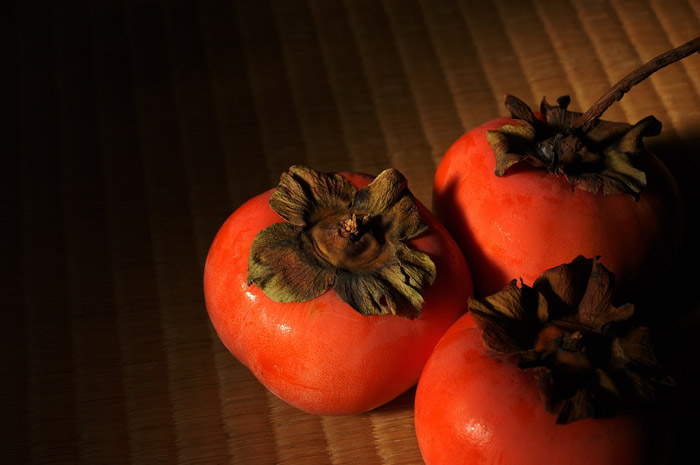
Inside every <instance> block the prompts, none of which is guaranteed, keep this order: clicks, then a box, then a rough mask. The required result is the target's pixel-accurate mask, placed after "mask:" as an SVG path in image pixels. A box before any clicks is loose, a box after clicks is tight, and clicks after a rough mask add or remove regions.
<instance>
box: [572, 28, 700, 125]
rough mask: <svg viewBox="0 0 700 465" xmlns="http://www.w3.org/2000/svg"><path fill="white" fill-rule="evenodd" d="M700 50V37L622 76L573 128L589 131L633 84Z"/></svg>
mask: <svg viewBox="0 0 700 465" xmlns="http://www.w3.org/2000/svg"><path fill="white" fill-rule="evenodd" d="M699 51H700V37H696V38H695V39H693V40H691V41H690V42H687V43H685V44H683V45H681V46H680V47H676V48H674V49H672V50H669V51H668V52H666V53H662V54H661V55H659V56H657V57H656V58H654V59H652V60H651V61H649V62H647V63H646V64H644V65H642V66H640V67H638V68H636V69H635V70H634V71H632V72H631V73H630V74H628V75H627V76H625V77H624V78H622V80H620V81H619V82H618V83H617V84H615V85H614V86H613V87H611V88H610V90H608V91H607V92H606V93H605V94H603V95H602V96H601V97H600V98H599V99H598V100H597V101H596V102H595V103H594V104H593V105H592V106H591V107H590V108H589V109H588V111H586V112H585V113H584V114H583V115H581V116H580V117H579V118H578V119H577V120H576V121H574V123H573V124H572V125H571V129H573V130H574V131H576V132H579V133H585V132H586V131H588V130H589V129H590V128H591V126H592V125H593V123H594V122H595V120H597V119H598V118H600V116H601V115H602V114H603V113H604V112H605V110H607V109H608V108H609V107H610V105H612V104H613V103H615V102H616V101H618V100H620V99H621V98H622V96H623V95H624V94H625V93H627V92H628V91H629V90H630V89H631V88H632V87H633V86H635V85H637V84H639V83H640V82H642V81H643V80H644V79H646V78H647V77H649V76H651V75H652V74H653V73H655V72H656V71H658V70H660V69H661V68H663V67H665V66H667V65H670V64H671V63H675V62H676V61H679V60H681V59H683V58H685V57H687V56H689V55H692V54H693V53H697V52H699Z"/></svg>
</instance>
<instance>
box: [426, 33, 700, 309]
mask: <svg viewBox="0 0 700 465" xmlns="http://www.w3.org/2000/svg"><path fill="white" fill-rule="evenodd" d="M698 49H700V38H698V39H695V40H693V41H691V42H688V43H687V44H685V45H683V46H681V47H678V48H676V49H673V50H671V51H670V52H667V53H665V54H663V55H660V56H659V57H656V58H655V59H653V60H651V61H650V62H649V63H647V64H645V65H643V66H641V67H639V68H637V69H636V70H634V71H633V72H632V73H631V74H630V75H628V76H627V77H626V78H624V79H623V80H621V81H620V82H619V83H617V84H616V85H615V86H613V87H612V88H611V90H610V91H609V92H607V93H606V94H604V95H603V96H602V97H601V98H600V99H599V100H598V102H596V103H595V104H594V105H593V106H592V107H591V109H590V110H588V111H587V112H585V113H583V114H581V113H577V112H573V111H570V110H568V105H569V98H568V97H562V98H559V99H558V101H557V105H550V104H549V103H548V102H547V101H546V100H543V101H542V104H541V106H540V110H539V112H538V113H535V112H533V111H532V110H531V109H530V108H529V107H528V106H527V105H526V104H525V103H524V102H522V101H521V100H519V99H517V98H516V97H513V96H510V95H507V96H506V98H505V105H506V108H507V109H508V110H509V112H510V113H511V116H510V117H507V118H498V119H495V120H493V121H489V122H487V123H485V124H483V125H481V126H479V127H476V128H474V129H472V130H470V131H468V132H467V133H466V134H464V135H463V136H462V137H461V138H459V139H458V140H457V141H456V142H455V143H454V144H453V145H452V146H451V147H450V149H449V150H448V151H447V153H446V154H445V156H444V158H443V159H442V161H441V162H440V165H439V166H438V169H437V172H436V174H435V179H434V196H433V207H434V208H433V210H434V211H435V213H436V216H437V217H438V218H439V219H440V220H441V221H442V223H443V224H444V225H445V226H446V227H447V229H448V230H449V231H450V232H451V233H452V236H453V237H454V238H455V240H456V241H457V242H458V243H459V244H460V246H461V247H462V250H463V252H464V254H465V256H466V258H467V262H468V263H469V266H470V269H471V271H472V277H473V280H474V287H475V292H476V293H477V295H489V294H492V293H494V292H496V291H498V290H499V289H501V288H502V287H503V286H504V285H505V284H506V283H507V282H508V281H509V280H510V279H511V277H512V276H521V277H522V279H523V280H524V281H525V282H526V283H532V281H533V280H534V279H535V278H536V277H537V276H538V275H539V274H540V273H541V272H542V271H544V270H546V269H549V268H551V267H554V266H557V265H558V264H560V263H567V262H569V261H571V260H573V259H574V258H575V257H576V256H578V255H581V254H582V255H585V256H600V257H601V258H602V260H604V261H605V263H606V266H608V268H609V269H611V270H612V271H613V272H614V273H615V274H616V276H617V278H618V291H617V292H619V294H620V295H621V296H626V297H628V298H633V299H636V298H641V297H642V294H641V291H649V290H651V289H653V286H651V283H653V282H654V281H655V280H656V279H657V278H659V277H660V276H664V274H665V273H666V272H667V271H668V269H669V267H670V266H671V264H672V263H673V260H674V257H675V255H676V253H677V249H678V246H679V245H678V244H679V242H680V241H681V238H682V206H681V197H680V192H679V188H678V186H677V183H676V181H675V179H674V178H673V176H672V175H671V173H670V172H669V170H668V169H667V168H666V166H665V165H664V164H663V163H662V161H661V160H660V159H659V158H657V157H656V155H654V154H653V153H652V152H650V151H649V150H648V149H646V148H645V147H644V144H643V141H642V139H643V138H644V137H646V136H653V135H656V134H658V133H659V131H660V130H661V123H660V122H659V121H658V120H656V119H655V118H654V117H653V116H649V117H647V118H644V119H642V120H641V121H640V122H638V123H637V124H635V125H630V124H626V123H614V122H608V121H604V120H601V119H600V116H601V115H602V113H603V112H604V111H605V110H606V109H607V108H608V107H609V106H610V105H611V104H612V103H613V102H615V101H616V100H619V99H620V98H621V97H622V95H623V94H624V93H626V92H627V91H628V90H630V89H631V88H632V86H633V85H635V84H636V83H638V82H640V81H641V80H643V79H644V78H646V77H647V76H649V75H650V74H651V73H653V72H654V71H656V70H657V69H659V68H661V67H662V66H666V65H668V64H670V63H672V62H674V61H676V60H679V59H681V58H683V57H685V56H688V55H690V54H692V53H695V52H697V51H698Z"/></svg>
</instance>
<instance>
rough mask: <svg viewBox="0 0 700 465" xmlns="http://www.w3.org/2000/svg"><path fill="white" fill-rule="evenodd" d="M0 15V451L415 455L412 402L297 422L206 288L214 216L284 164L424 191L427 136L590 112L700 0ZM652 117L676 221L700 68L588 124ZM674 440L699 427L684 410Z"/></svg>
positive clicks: (98, 459) (105, 455)
mask: <svg viewBox="0 0 700 465" xmlns="http://www.w3.org/2000/svg"><path fill="white" fill-rule="evenodd" d="M0 9H2V11H0V18H2V22H3V25H2V27H1V28H0V30H1V31H2V35H3V48H4V50H5V53H4V54H3V68H4V72H3V73H0V78H1V79H2V81H3V82H2V89H3V90H4V92H3V95H4V98H3V106H2V116H1V118H3V120H2V123H3V124H1V125H0V127H1V128H2V129H1V130H2V131H3V133H2V137H0V144H2V148H1V149H0V153H2V154H3V155H2V160H3V163H2V165H3V166H2V169H0V176H1V177H2V184H1V186H2V192H1V197H0V198H1V199H2V200H0V201H1V202H2V214H1V216H0V218H1V220H0V221H2V224H1V226H0V229H1V232H0V234H2V240H1V241H0V247H2V260H0V266H2V280H1V286H2V289H1V293H0V295H1V296H2V299H3V302H2V324H0V344H1V346H2V352H1V354H2V355H1V356H2V378H3V380H2V395H0V405H1V406H2V410H1V411H0V428H1V431H0V433H1V434H0V438H2V439H1V441H2V443H1V447H0V463H3V464H24V463H27V464H41V465H49V464H59V463H61V464H89V465H92V464H127V463H136V464H156V463H165V464H170V463H172V464H229V463H233V464H313V465H323V464H360V465H372V464H421V463H422V460H421V457H420V451H419V449H418V445H417V442H416V439H415V431H414V426H413V412H412V407H413V391H409V392H408V393H406V394H404V395H403V396H401V397H399V398H398V399H396V400H395V401H393V402H391V403H390V404H388V405H386V406H384V407H381V408H379V409H377V410H375V411H372V412H368V413H366V414H362V415H357V416H351V417H319V416H313V415H309V414H306V413H303V412H300V411H298V410H296V409H295V408H293V407H290V406H288V405H287V404H285V403H284V402H282V401H281V400H279V399H277V398H276V397H274V396H273V395H271V394H270V393H268V392H266V390H265V389H264V388H263V387H262V386H261V385H260V384H259V383H258V382H257V381H256V380H255V378H254V377H253V376H252V375H251V374H250V373H249V372H248V370H247V369H246V368H245V367H243V366H242V365H241V364H240V363H239V362H238V361H237V360H236V359H235V358H233V356H231V355H230V354H229V353H228V352H227V350H226V349H225V348H224V347H223V345H222V344H221V343H220V342H219V340H218V338H217V336H216V334H215V333H214V331H213V329H212V327H211V325H210V323H209V319H208V316H207V313H206V309H205V306H204V300H203V291H202V273H203V264H204V260H205V258H206V254H207V250H208V247H209V244H210V242H211V240H212V238H213V237H214V234H215V233H216V231H217V229H218V227H219V226H220V225H221V224H222V222H223V221H224V220H225V218H226V217H227V216H228V215H229V214H230V213H231V212H232V211H234V210H235V209H236V208H237V207H238V206H239V205H241V204H242V203H243V202H244V201H245V200H247V199H248V198H250V197H252V196H254V195H256V194H258V193H260V192H262V191H264V190H266V189H269V188H271V187H273V186H274V185H276V183H277V181H278V179H279V175H280V173H281V172H282V171H284V170H285V169H286V168H288V167H289V166H290V165H292V164H305V165H308V166H311V167H313V168H316V169H318V170H321V171H334V170H354V171H362V172H367V173H371V174H377V173H379V172H380V171H381V170H383V169H384V168H387V167H389V166H393V167H395V168H397V169H399V170H400V171H401V172H403V173H404V174H405V175H406V177H407V178H408V181H409V186H410V187H411V189H412V191H413V192H414V193H415V194H416V196H417V197H419V198H420V199H421V200H422V201H423V202H424V203H425V204H426V205H430V202H431V185H432V178H433V174H434V172H435V169H436V167H437V164H438V162H439V161H440V159H441V157H442V155H443V154H444V152H445V150H446V149H447V148H448V147H449V146H450V144H451V143H452V142H453V141H454V140H456V139H457V138H458V137H459V136H460V135H461V134H462V133H463V132H464V131H466V130H468V129H469V128H471V127H474V126H476V125H478V124H480V123H481V122H484V121H487V120H490V119H492V118H495V117H498V116H503V115H505V109H504V108H503V94H504V93H510V94H514V95H516V96H518V97H520V98H521V99H523V100H525V101H526V102H528V103H530V104H531V105H533V106H536V105H538V104H539V101H540V100H541V99H542V97H543V96H547V97H548V98H549V101H550V102H553V101H555V100H556V98H557V97H559V96H560V95H564V94H569V95H571V98H572V104H571V108H572V109H574V110H584V109H585V108H587V107H588V105H590V104H591V103H593V102H594V101H595V100H596V99H597V98H598V97H599V96H600V95H601V94H602V93H603V92H604V91H605V90H607V89H608V88H609V86H610V85H611V84H612V83H614V82H616V81H617V80H619V79H620V78H622V77H623V76H624V75H625V74H627V73H628V72H629V71H630V70H632V69H633V68H635V67H636V66H638V65H640V64H642V63H644V62H646V61H647V60H649V59H651V58H652V57H654V56H656V55H658V54H660V53H662V52H664V51H666V50H668V49H670V48H672V47H675V46H677V45H680V44H682V43H684V42H686V41H688V40H690V39H692V38H694V37H695V36H698V35H700V1H698V0H668V1H663V0H650V1H632V0H627V1H626V0H610V1H601V0H520V1H508V0H493V1H477V0H474V1H470V0H202V1H196V0H161V1H157V0H83V1H76V0H61V1H60V2H59V1H56V2H34V1H18V2H3V6H1V7H0ZM649 114H653V115H655V116H656V117H657V118H658V119H659V120H661V121H662V122H663V123H664V131H663V133H662V135H661V136H659V137H657V138H654V140H653V141H650V142H649V145H650V146H651V147H652V149H654V150H656V151H657V152H659V153H660V154H661V155H662V158H663V159H664V161H665V162H666V163H667V165H668V166H669V167H670V168H671V169H672V171H674V173H675V174H676V176H677V177H678V179H679V181H680V183H681V188H682V190H683V194H684V196H685V197H686V200H687V202H688V204H689V205H691V209H690V210H691V215H690V216H691V217H694V216H696V214H695V213H694V209H695V208H696V207H695V206H696V205H697V197H698V196H697V194H696V191H697V183H696V182H695V181H693V179H692V178H691V175H692V174H693V173H694V172H697V170H698V164H700V153H699V152H698V147H700V57H699V56H693V57H689V58H687V59H685V60H683V61H682V62H680V63H677V64H674V65H671V66H670V67H669V68H666V69H664V70H662V71H659V72H658V73H657V74H656V75H654V76H653V77H652V78H650V79H648V80H647V81H645V82H643V83H642V84H640V85H638V86H637V87H635V88H634V89H633V90H632V91H631V92H630V93H629V94H628V95H627V96H626V97H625V98H624V99H623V100H622V101H620V102H618V103H616V104H615V105H613V106H612V107H611V108H610V109H609V110H608V112H607V113H606V119H612V120H621V121H629V122H636V121H637V120H639V119H641V118H642V117H645V116H647V115H649ZM693 234H695V235H694V237H697V233H696V232H695V231H694V230H693V231H690V235H691V236H692V235H693ZM696 249H697V248H696V247H695V246H688V248H687V253H688V255H687V256H686V259H687V260H688V262H690V263H693V261H695V262H696V261H697V257H698V254H697V250H696ZM696 269H697V267H696ZM689 294H690V292H689ZM691 300H692V299H691ZM693 302H694V301H693ZM695 321H697V318H696V319H695ZM697 414H698V408H697V406H691V407H689V410H688V417H692V416H696V415H697ZM684 431H686V434H685V436H683V434H681V433H679V438H680V441H682V440H683V439H688V438H690V437H696V436H697V434H698V426H697V423H694V424H691V425H689V426H687V428H686V429H684ZM680 441H679V442H680Z"/></svg>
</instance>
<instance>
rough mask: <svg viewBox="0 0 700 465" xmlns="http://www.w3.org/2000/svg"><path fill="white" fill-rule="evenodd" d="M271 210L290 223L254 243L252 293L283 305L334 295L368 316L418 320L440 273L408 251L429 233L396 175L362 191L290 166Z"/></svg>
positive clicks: (250, 271) (279, 225)
mask: <svg viewBox="0 0 700 465" xmlns="http://www.w3.org/2000/svg"><path fill="white" fill-rule="evenodd" d="M270 207H271V208H272V209H273V210H274V211H275V212H276V213H277V214H279V215H280V216H281V217H282V218H283V219H284V220H286V222H281V223H275V224H273V225H272V226H270V227H268V228H266V229H264V230H262V231H261V232H260V233H258V235H257V236H256V237H255V240H254V241H253V245H252V246H251V249H250V257H249V262H248V284H249V285H251V284H254V285H256V286H258V287H259V288H260V289H262V291H263V292H264V293H265V294H266V295H267V296H268V297H270V298H271V299H272V300H275V301H278V302H303V301H306V300H309V299H312V298H314V297H318V296H320V295H321V294H323V293H324V292H326V291H327V290H328V289H330V288H331V287H332V288H333V289H334V290H335V293H336V294H337V295H338V296H339V297H340V298H341V299H342V300H343V301H344V302H346V303H348V304H349V305H350V306H351V307H352V308H353V309H355V310H356V311H358V312H359V313H361V314H363V315H383V314H395V315H400V316H403V317H407V318H415V317H418V316H420V313H421V309H422V307H423V296H422V294H421V292H422V290H423V289H424V288H426V287H427V286H429V285H430V284H432V282H433V280H434V279H435V275H436V270H435V265H434V264H433V262H432V260H431V259H430V257H428V255H426V254H425V253H423V252H420V251H418V250H415V249H412V248H410V247H408V246H407V245H406V244H405V243H404V241H405V240H408V239H411V238H413V237H416V236H418V235H420V234H421V233H423V232H424V231H425V230H426V229H427V225H426V224H425V223H424V222H423V220H422V219H421V216H420V212H419V210H418V206H417V205H416V203H415V201H414V199H413V196H412V194H411V192H410V191H409V190H408V188H407V183H406V178H405V177H404V176H403V175H402V174H401V173H399V172H398V171H397V170H395V169H388V170H385V171H383V172H382V173H380V174H379V175H378V176H377V177H376V178H375V179H374V180H373V181H372V183H370V184H369V185H367V186H366V187H364V188H362V189H359V190H358V189H357V188H355V186H353V185H352V184H351V183H350V182H349V181H348V180H346V179H345V178H343V177H342V176H339V175H336V174H325V173H321V172H318V171H315V170H313V169H310V168H306V167H303V166H292V167H291V168H290V169H289V171H288V172H286V173H284V174H283V175H282V177H281V179H280V183H279V185H278V187H277V189H276V190H275V191H274V193H273V194H272V197H271V198H270Z"/></svg>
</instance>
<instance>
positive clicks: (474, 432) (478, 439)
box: [464, 418, 493, 446]
mask: <svg viewBox="0 0 700 465" xmlns="http://www.w3.org/2000/svg"><path fill="white" fill-rule="evenodd" d="M464 435H465V436H466V437H467V438H468V440H469V441H471V442H472V443H474V444H478V445H481V446H486V445H487V444H489V443H490V442H491V439H492V437H493V429H491V428H490V427H489V425H487V424H486V423H484V422H482V421H479V419H478V418H472V419H470V420H469V421H467V422H466V423H465V425H464Z"/></svg>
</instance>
